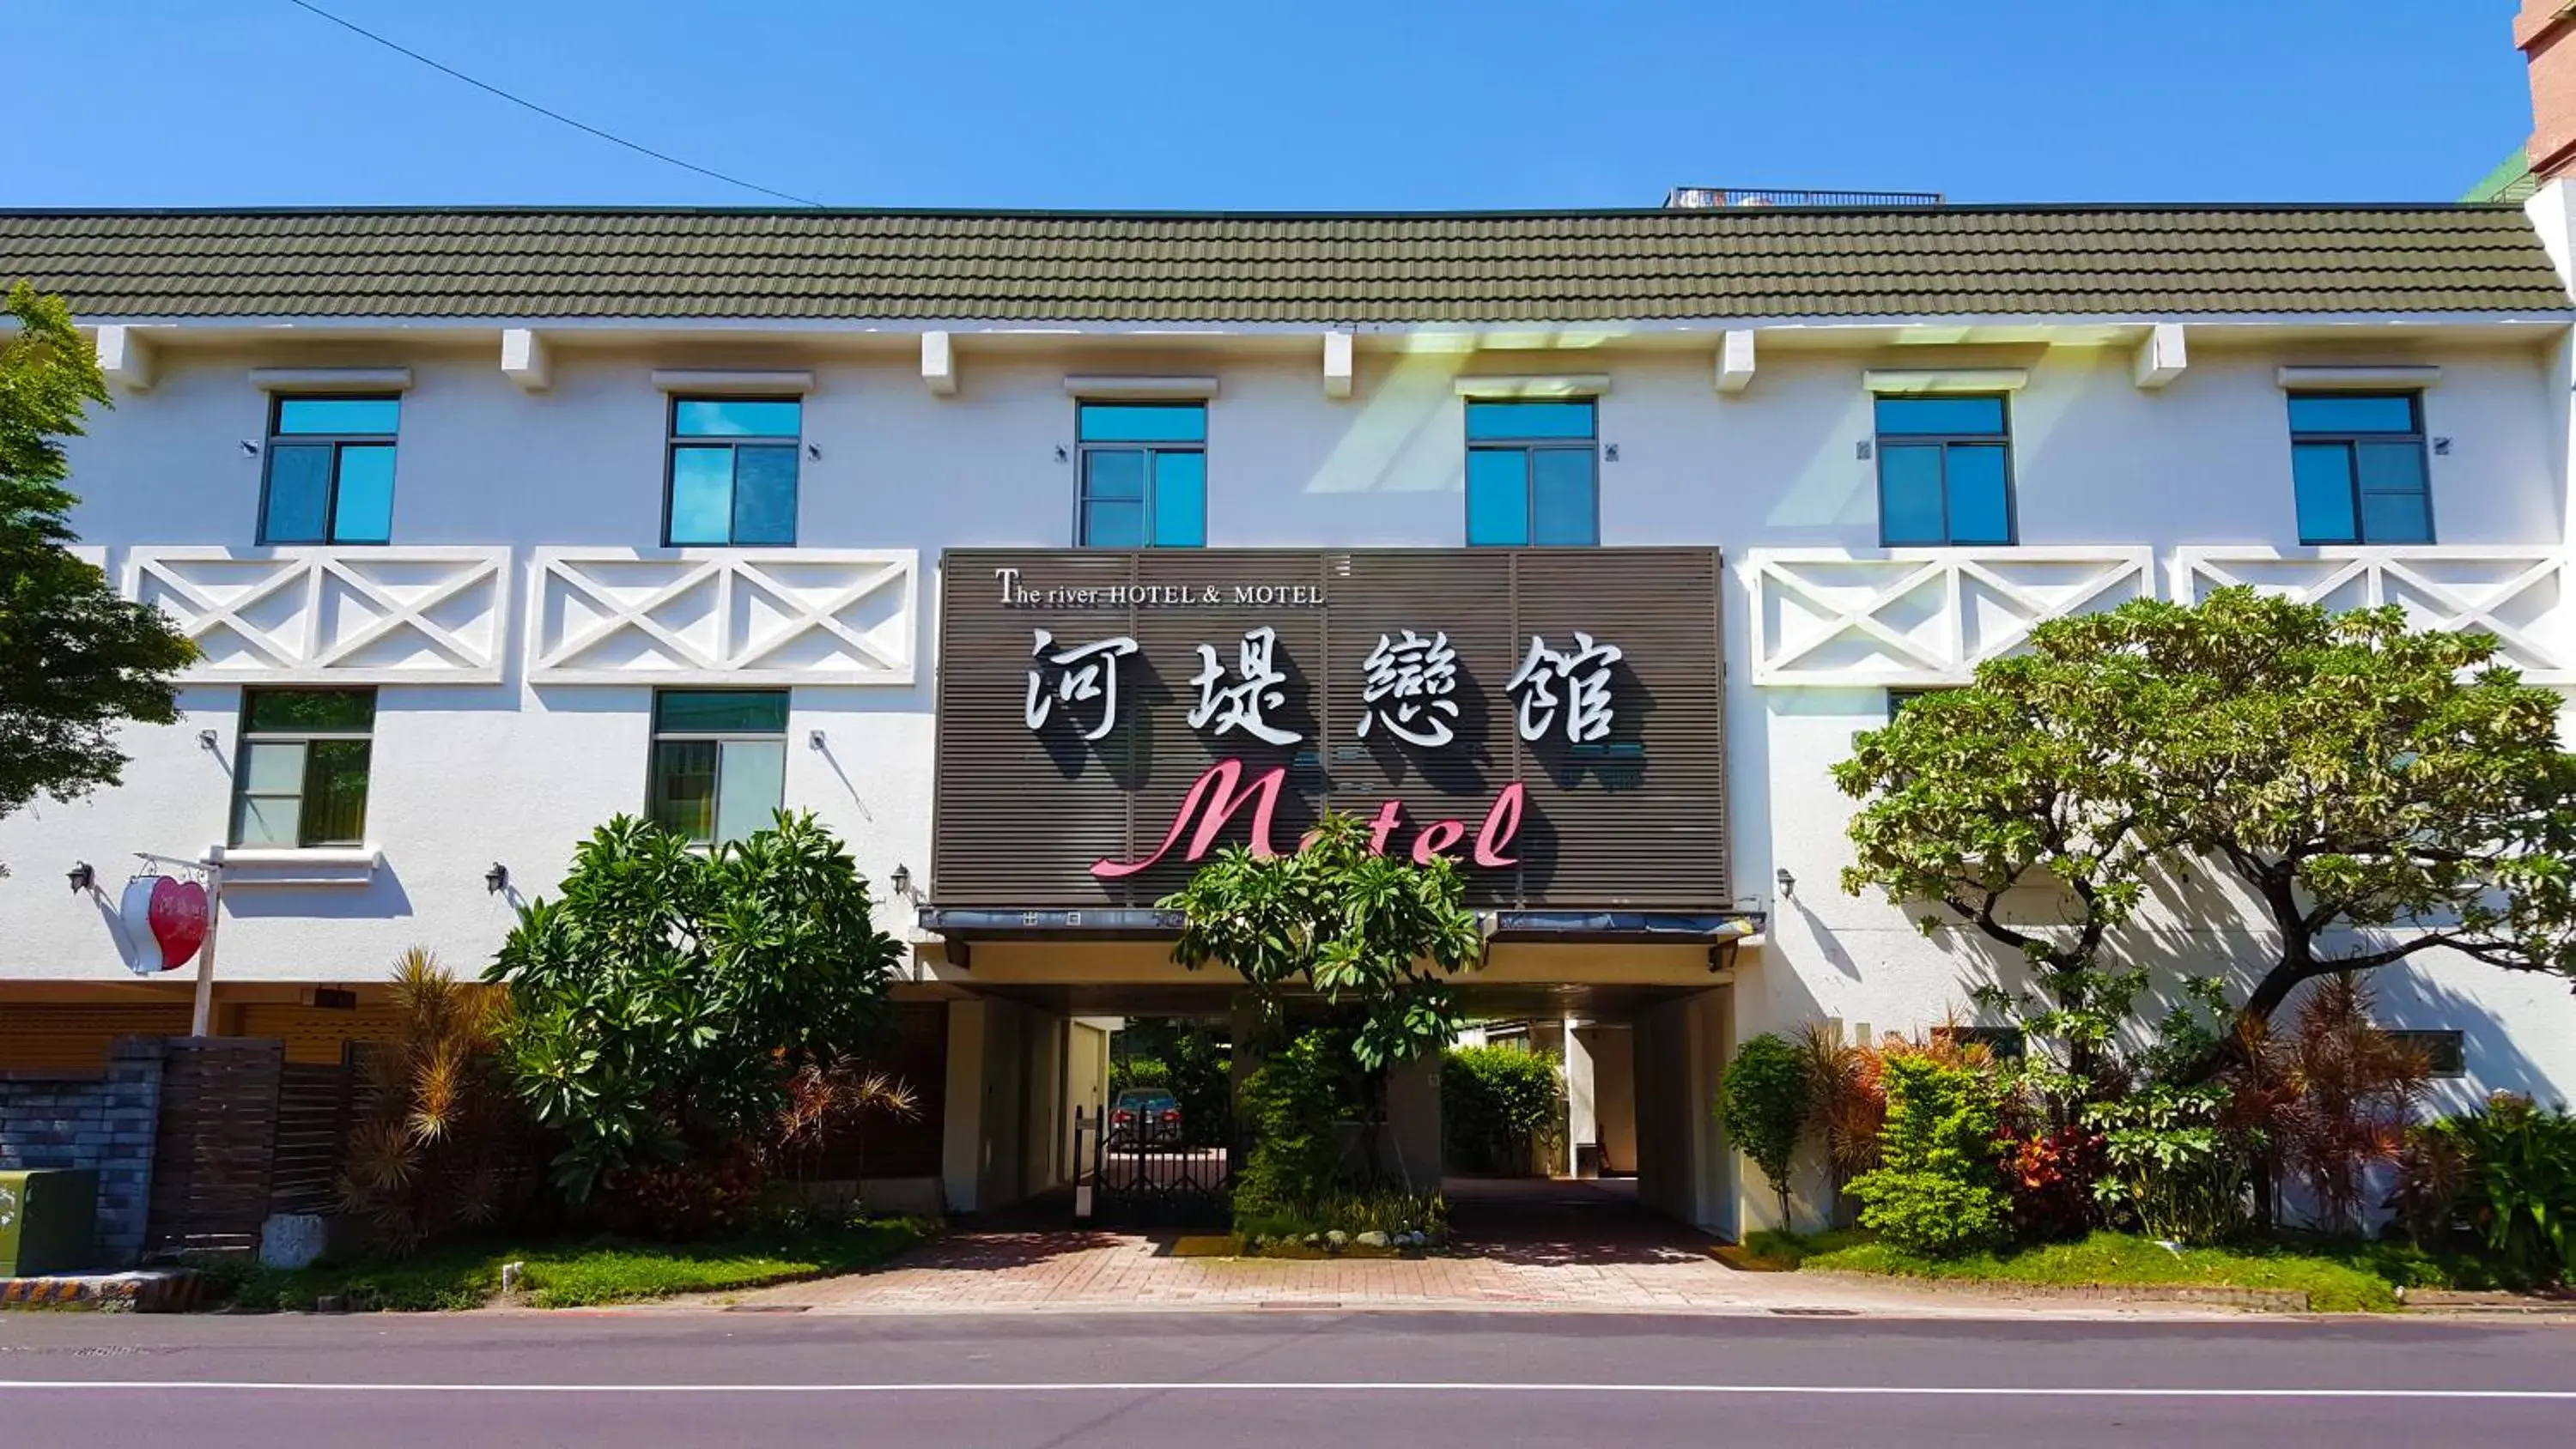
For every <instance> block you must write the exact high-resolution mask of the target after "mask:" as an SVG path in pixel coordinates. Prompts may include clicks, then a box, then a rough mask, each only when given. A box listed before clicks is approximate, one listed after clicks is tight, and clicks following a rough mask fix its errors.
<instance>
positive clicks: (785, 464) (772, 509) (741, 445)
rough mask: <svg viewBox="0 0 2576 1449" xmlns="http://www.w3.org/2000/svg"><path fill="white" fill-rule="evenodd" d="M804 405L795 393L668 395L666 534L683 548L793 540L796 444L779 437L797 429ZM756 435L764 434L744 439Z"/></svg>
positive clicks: (789, 435)
mask: <svg viewBox="0 0 2576 1449" xmlns="http://www.w3.org/2000/svg"><path fill="white" fill-rule="evenodd" d="M804 411H805V405H804V404H803V403H801V402H798V401H796V400H794V399H792V398H788V399H782V398H680V399H677V400H675V401H673V402H672V404H671V436H672V439H673V441H672V444H671V464H670V467H671V473H670V490H671V493H670V506H669V514H668V516H669V522H668V523H667V524H666V525H665V529H664V535H663V541H664V542H666V543H669V544H671V545H673V546H674V547H684V548H685V547H706V546H716V547H722V546H727V545H731V546H737V547H744V546H753V545H786V544H792V543H794V542H796V471H797V445H796V444H795V443H794V442H792V441H779V440H782V439H793V438H795V437H797V436H798V434H799V430H800V428H801V426H802V419H803V416H804ZM754 438H758V439H764V440H768V441H764V442H751V441H748V440H750V439H754ZM680 439H689V440H690V441H687V442H682V441H679V440H680ZM728 439H741V440H744V441H739V442H731V441H726V440H728ZM701 440H703V441H701Z"/></svg>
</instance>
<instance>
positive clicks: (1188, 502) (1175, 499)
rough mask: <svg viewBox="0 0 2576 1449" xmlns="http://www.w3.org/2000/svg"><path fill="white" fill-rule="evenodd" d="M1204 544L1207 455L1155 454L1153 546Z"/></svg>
mask: <svg viewBox="0 0 2576 1449" xmlns="http://www.w3.org/2000/svg"><path fill="white" fill-rule="evenodd" d="M1206 544H1207V454H1205V453H1157V454H1155V455H1154V546H1155V547H1156V548H1202V547H1205V546H1206Z"/></svg>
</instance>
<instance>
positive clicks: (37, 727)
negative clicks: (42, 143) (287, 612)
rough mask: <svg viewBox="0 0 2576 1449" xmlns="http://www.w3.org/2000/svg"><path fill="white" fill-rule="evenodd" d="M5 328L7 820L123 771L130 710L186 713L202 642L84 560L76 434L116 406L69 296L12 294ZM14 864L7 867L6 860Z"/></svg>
mask: <svg viewBox="0 0 2576 1449" xmlns="http://www.w3.org/2000/svg"><path fill="white" fill-rule="evenodd" d="M7 311H8V314H9V317H10V318H11V319H12V322H13V325H12V327H11V328H10V330H9V331H8V332H7V333H6V335H0V817H5V816H7V815H8V814H10V813H11V812H12V811H15V810H17V809H19V808H20V807H22V806H24V805H26V804H27V803H28V802H30V801H32V800H33V799H35V798H36V796H38V795H40V794H43V795H51V796H53V797H54V798H56V799H58V800H68V799H73V798H76V797H78V796H81V795H85V794H87V793H89V792H90V791H91V790H93V789H96V788H97V787H99V786H101V785H114V784H116V783H118V782H119V780H120V779H121V778H122V777H123V773H124V768H125V762H126V756H125V753H124V752H123V751H122V750H119V749H118V748H117V747H116V740H115V730H116V726H117V725H118V724H119V723H120V722H122V721H125V720H136V721H140V722H142V723H145V724H169V723H171V722H172V721H174V720H176V719H178V717H179V709H178V698H177V694H176V692H175V691H174V689H173V688H172V685H171V676H172V675H174V674H176V673H177V672H178V671H179V670H180V669H182V668H185V667H186V666H187V665H188V663H189V662H190V661H191V660H193V659H195V658H196V657H197V649H196V646H195V645H193V644H191V643H189V642H188V641H187V640H186V639H185V638H182V637H181V636H180V635H179V634H178V633H177V631H175V630H173V629H172V628H171V627H170V622H169V620H168V619H166V618H164V617H163V616H162V614H161V611H160V610H158V609H155V608H153V607H151V606H150V605H148V604H138V603H134V602H132V601H130V600H126V599H121V598H119V597H117V595H116V592H115V591H114V590H113V589H111V588H109V587H108V582H107V575H106V574H105V573H104V572H102V571H101V570H99V569H98V568H97V567H96V566H94V565H91V564H87V563H84V562H82V561H81V560H79V559H77V558H75V557H73V556H72V553H71V550H70V548H69V547H68V545H70V544H71V543H72V542H73V538H74V535H73V533H72V531H71V525H70V524H69V523H68V522H66V520H65V515H67V514H68V513H69V512H70V511H71V507H72V505H73V503H74V502H76V501H77V500H76V499H75V498H74V497H73V496H72V493H71V491H70V490H69V489H67V488H65V487H63V480H64V479H65V478H66V477H68V476H69V472H70V470H69V467H68V465H67V464H66V462H65V460H64V456H63V447H62V441H61V440H62V439H64V438H66V437H75V436H78V435H79V433H80V432H81V420H82V413H83V411H84V408H85V405H86V404H89V403H101V404H104V403H106V402H107V400H108V399H107V385H106V382H105V380H104V379H103V378H101V377H100V376H99V371H98V360H97V358H96V357H95V356H94V355H93V354H92V352H91V349H90V347H89V345H88V344H87V343H86V342H85V341H83V340H82V338H81V335H80V333H79V332H78V331H77V330H75V329H74V328H73V326H72V317H71V311H70V309H69V308H68V307H66V306H65V305H64V303H63V300H62V299H61V298H59V297H48V296H41V295H39V294H38V293H37V292H36V291H35V289H34V288H32V287H30V286H28V285H27V284H25V283H24V282H21V283H19V284H18V285H17V286H15V287H12V288H11V289H10V291H9V297H8V303H7ZM5 868H6V867H5V866H0V869H5Z"/></svg>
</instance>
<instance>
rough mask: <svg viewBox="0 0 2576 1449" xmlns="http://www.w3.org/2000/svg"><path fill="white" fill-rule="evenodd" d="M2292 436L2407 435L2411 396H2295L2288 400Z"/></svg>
mask: <svg viewBox="0 0 2576 1449" xmlns="http://www.w3.org/2000/svg"><path fill="white" fill-rule="evenodd" d="M2290 431H2291V432H2294V433H2411V432H2414V431H2415V395H2414V394H2412V393H2406V394H2402V395H2399V396H2395V397H2377V396H2369V395H2364V394H2355V393H2297V394H2293V395H2292V396H2291V398H2290Z"/></svg>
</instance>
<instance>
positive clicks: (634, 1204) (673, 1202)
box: [597, 1148, 768, 1242]
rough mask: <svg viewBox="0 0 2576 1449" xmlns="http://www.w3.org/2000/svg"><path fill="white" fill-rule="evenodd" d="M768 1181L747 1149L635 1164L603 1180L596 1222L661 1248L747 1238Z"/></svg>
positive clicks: (755, 1155) (759, 1215)
mask: <svg viewBox="0 0 2576 1449" xmlns="http://www.w3.org/2000/svg"><path fill="white" fill-rule="evenodd" d="M767 1181H768V1173H767V1172H766V1171H765V1170H764V1169H763V1168H762V1166H761V1161H760V1157H759V1155H758V1154H757V1153H755V1152H753V1151H751V1150H749V1149H748V1148H738V1149H736V1150H734V1151H731V1152H728V1153H725V1154H723V1155H722V1156H718V1157H697V1158H692V1159H690V1160H688V1161H684V1162H643V1163H636V1164H634V1165H632V1166H629V1167H626V1168H623V1169H621V1170H620V1171H618V1172H617V1173H616V1175H614V1176H612V1177H610V1178H609V1179H608V1180H607V1182H606V1184H605V1186H604V1187H603V1189H602V1190H601V1193H600V1195H599V1199H598V1204H597V1205H598V1210H599V1217H600V1219H601V1221H602V1222H604V1223H606V1224H607V1225H608V1226H609V1227H611V1228H613V1229H615V1230H617V1231H619V1232H623V1233H629V1234H632V1235H634V1236H636V1237H639V1238H650V1239H658V1240H661V1241H665V1242H688V1241H691V1240H694V1239H705V1238H712V1237H716V1236H719V1235H721V1234H726V1233H739V1232H746V1231H748V1230H750V1229H751V1228H752V1227H753V1226H755V1225H756V1224H758V1223H759V1222H760V1220H761V1215H762V1209H761V1189H762V1187H763V1186H764V1185H765V1184H766V1183H767Z"/></svg>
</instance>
